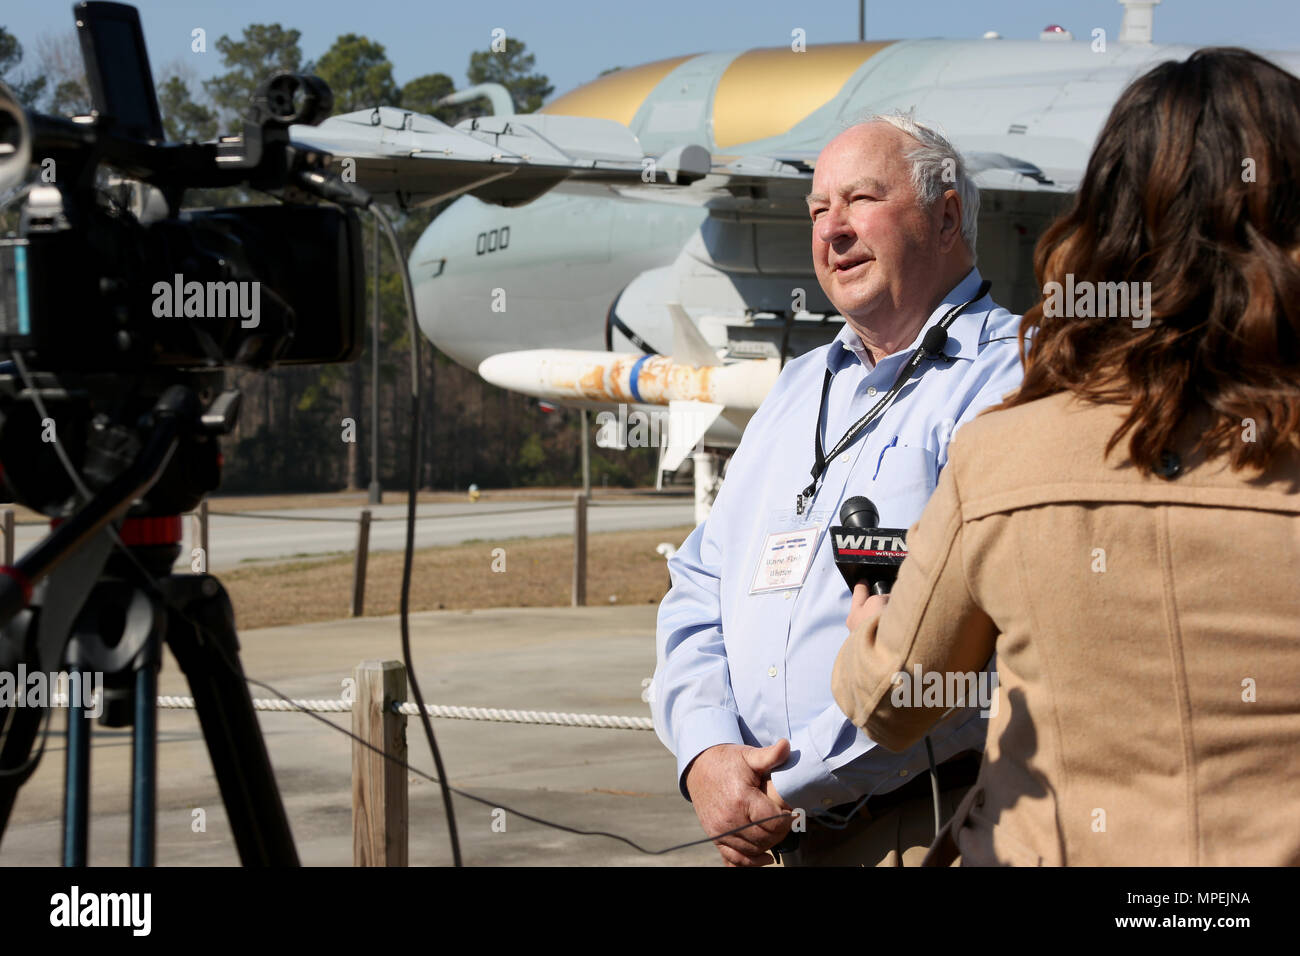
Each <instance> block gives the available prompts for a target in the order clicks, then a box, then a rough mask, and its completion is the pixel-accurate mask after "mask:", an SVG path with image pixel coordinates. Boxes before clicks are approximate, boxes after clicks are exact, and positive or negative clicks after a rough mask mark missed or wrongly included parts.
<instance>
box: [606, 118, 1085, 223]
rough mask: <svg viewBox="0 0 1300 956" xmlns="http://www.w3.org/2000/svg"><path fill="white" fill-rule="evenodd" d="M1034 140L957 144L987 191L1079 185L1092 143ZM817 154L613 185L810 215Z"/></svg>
mask: <svg viewBox="0 0 1300 956" xmlns="http://www.w3.org/2000/svg"><path fill="white" fill-rule="evenodd" d="M1030 139H1031V138H1028V137H1025V136H971V137H965V138H961V139H958V140H956V141H954V143H953V145H954V146H956V147H957V149H958V150H959V151H960V152H961V154H962V156H963V158H964V159H965V161H966V167H967V170H968V172H969V174H970V176H971V179H972V180H973V181H974V183H975V185H976V186H978V187H979V188H980V189H981V190H982V191H987V190H1011V191H1016V192H1030V193H1053V194H1061V193H1066V192H1072V191H1074V190H1075V189H1076V188H1078V183H1079V180H1080V179H1081V178H1082V176H1083V162H1084V161H1086V159H1087V156H1088V151H1089V150H1088V147H1087V146H1086V145H1085V144H1082V143H1079V142H1076V141H1074V140H1070V139H1056V138H1049V137H1033V138H1032V142H1029V140H1030ZM1026 147H1029V148H1028V149H1027V148H1026ZM1026 156H1032V157H1033V159H1029V158H1026ZM816 158H817V154H816V152H793V153H787V152H783V153H781V154H780V155H777V156H760V155H743V156H720V157H715V158H714V162H713V163H712V166H711V169H710V172H709V175H707V176H703V177H701V178H700V179H699V180H697V181H695V182H694V183H691V184H690V185H689V186H688V187H687V188H684V189H679V190H674V191H672V192H671V193H665V192H664V191H662V190H659V191H655V192H653V193H652V192H651V187H649V186H647V185H646V184H644V183H641V182H633V183H610V184H608V185H609V186H610V187H612V188H613V189H614V191H615V192H617V193H618V194H620V195H622V196H625V197H627V198H629V199H650V200H653V201H655V202H673V203H679V204H683V205H701V206H707V207H708V208H709V209H710V210H712V211H713V213H714V214H715V215H717V214H720V213H721V214H729V218H735V219H737V220H738V221H761V220H762V219H764V218H768V217H775V218H789V217H795V218H799V219H804V218H806V217H807V214H808V209H807V204H806V203H805V201H804V197H805V196H806V195H807V193H808V191H809V189H810V188H811V186H812V173H813V165H814V163H815V162H816ZM582 191H588V190H585V189H584V190H582Z"/></svg>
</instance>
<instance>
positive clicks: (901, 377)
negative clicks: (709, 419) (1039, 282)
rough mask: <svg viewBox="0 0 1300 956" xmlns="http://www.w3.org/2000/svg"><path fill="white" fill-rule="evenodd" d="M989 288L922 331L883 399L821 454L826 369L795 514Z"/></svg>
mask: <svg viewBox="0 0 1300 956" xmlns="http://www.w3.org/2000/svg"><path fill="white" fill-rule="evenodd" d="M992 287H993V283H992V282H990V281H989V280H988V279H985V280H984V281H983V282H981V283H980V287H979V288H978V289H976V290H975V297H974V298H972V299H967V300H966V301H965V302H963V303H962V304H961V305H958V306H954V307H953V308H951V309H949V310H948V314H947V315H945V316H944V317H943V318H942V319H940V320H939V322H938V324H937V325H935V326H934V327H932V328H931V329H930V331H928V332H926V334H925V338H923V339H922V340H921V345H920V347H919V348H918V349H917V350H916V351H915V352H913V353H912V357H911V358H910V359H908V360H907V363H906V364H905V365H904V366H903V367H902V369H900V370H899V373H898V377H897V378H895V379H894V384H893V385H891V386H890V387H889V391H888V392H886V393H885V396H884V398H882V399H881V400H880V401H878V402H876V404H875V405H873V406H872V407H871V410H870V411H868V412H867V413H866V414H865V415H863V416H862V417H861V418H859V419H858V420H857V421H856V422H854V423H853V426H852V427H851V428H849V430H848V431H847V432H845V433H844V437H843V438H841V439H840V440H839V441H838V442H836V443H835V447H834V448H832V449H831V452H830V454H829V455H828V454H826V453H825V452H823V451H822V423H823V421H824V419H825V416H826V396H827V393H829V391H830V387H831V370H830V369H829V368H828V369H827V370H826V377H825V378H823V379H822V397H821V402H820V404H819V405H818V406H817V431H816V432H815V433H814V434H813V466H812V482H811V483H809V485H808V487H807V488H805V489H804V490H803V491H801V492H800V493H799V495H798V497H797V498H795V513H796V514H800V515H801V514H803V513H804V509H805V508H807V507H808V502H809V501H811V500H812V499H813V496H814V495H816V494H817V484H818V482H820V481H821V477H822V474H823V473H824V472H825V471H826V465H827V463H828V462H830V461H832V460H833V459H834V458H835V456H836V455H838V454H839V453H840V452H842V451H843V450H844V449H846V448H848V447H849V446H850V445H852V444H853V443H854V442H855V441H856V440H857V438H858V436H859V435H861V434H862V432H863V431H865V430H866V428H867V426H868V425H871V424H872V423H873V422H875V421H876V420H877V419H878V418H879V417H880V416H881V415H883V414H884V413H885V410H886V409H888V408H889V405H890V403H891V402H892V401H893V400H894V396H896V395H897V394H898V393H899V391H900V390H901V389H902V388H903V386H904V385H906V384H907V382H908V380H909V379H910V378H911V377H912V373H913V372H915V371H916V369H917V368H918V367H919V366H920V364H921V363H922V362H924V361H925V360H926V359H927V358H938V357H939V356H941V355H943V347H944V345H945V344H946V343H947V341H948V326H950V325H952V324H953V322H955V321H956V320H957V316H959V315H961V314H962V313H963V312H965V311H966V310H967V309H968V308H970V307H971V305H973V304H974V303H976V302H978V301H979V300H980V299H982V298H984V297H985V296H986V295H988V294H989V289H990V288H992ZM936 329H937V330H940V331H941V332H942V334H941V335H936V334H935V330H936Z"/></svg>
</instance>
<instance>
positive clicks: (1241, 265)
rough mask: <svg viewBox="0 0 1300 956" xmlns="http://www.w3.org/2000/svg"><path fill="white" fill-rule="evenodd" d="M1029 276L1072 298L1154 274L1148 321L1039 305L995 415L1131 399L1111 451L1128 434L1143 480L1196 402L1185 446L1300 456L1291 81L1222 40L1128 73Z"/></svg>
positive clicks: (1297, 198) (1298, 118)
mask: <svg viewBox="0 0 1300 956" xmlns="http://www.w3.org/2000/svg"><path fill="white" fill-rule="evenodd" d="M1034 271H1035V274H1036V276H1037V278H1038V282H1039V284H1040V286H1041V287H1042V288H1043V290H1044V291H1043V294H1044V296H1045V297H1046V296H1047V295H1048V286H1047V283H1049V282H1059V283H1061V284H1062V285H1065V283H1066V276H1067V274H1071V273H1072V274H1073V277H1074V283H1075V286H1076V288H1077V287H1078V284H1079V283H1080V282H1083V281H1088V282H1093V283H1103V282H1150V283H1151V285H1150V287H1149V288H1150V297H1149V302H1148V303H1147V308H1148V309H1149V312H1147V313H1146V315H1148V316H1149V319H1150V325H1149V326H1147V327H1146V328H1135V327H1134V326H1133V323H1132V322H1131V321H1129V320H1128V319H1125V318H1119V317H1114V316H1111V317H1092V318H1066V317H1064V316H1061V315H1059V314H1058V315H1055V316H1046V315H1045V314H1044V305H1045V302H1046V299H1044V300H1040V301H1039V302H1038V304H1036V305H1035V306H1034V307H1033V308H1032V309H1030V310H1029V311H1028V312H1026V313H1025V316H1024V318H1023V320H1022V321H1021V326H1020V345H1021V350H1022V354H1025V353H1024V348H1025V339H1026V336H1029V337H1030V345H1029V349H1028V353H1027V354H1026V357H1025V378H1024V382H1023V384H1022V385H1021V387H1020V389H1019V390H1018V391H1017V392H1016V393H1015V394H1013V395H1012V396H1010V397H1009V398H1008V399H1007V400H1006V401H1005V402H1004V403H1003V404H1002V405H1000V406H998V407H1000V408H1010V407H1013V406H1015V405H1021V404H1024V403H1026V402H1030V401H1033V400H1035V399H1038V398H1042V397H1044V396H1047V395H1051V394H1054V393H1056V392H1060V391H1070V392H1072V393H1074V394H1075V395H1077V396H1079V397H1081V398H1083V399H1085V400H1089V401H1093V402H1105V403H1119V404H1122V405H1126V406H1127V407H1128V414H1127V417H1126V418H1125V419H1124V421H1123V423H1122V424H1121V426H1120V427H1119V429H1118V430H1117V431H1116V432H1115V434H1114V435H1112V436H1111V439H1110V442H1109V443H1108V444H1107V446H1106V452H1107V454H1109V453H1110V451H1111V450H1112V449H1113V448H1114V447H1115V446H1116V445H1117V444H1118V443H1119V442H1120V441H1121V440H1122V439H1123V438H1124V436H1125V435H1126V434H1127V435H1129V443H1128V447H1129V455H1130V457H1131V458H1132V460H1133V463H1134V464H1135V465H1136V466H1137V467H1138V468H1139V469H1140V470H1141V472H1142V473H1143V474H1150V473H1151V472H1152V471H1153V470H1155V469H1156V466H1157V465H1158V463H1159V462H1160V459H1161V456H1162V453H1163V452H1165V451H1166V450H1171V449H1173V448H1174V447H1175V438H1176V432H1177V431H1178V429H1179V426H1180V424H1182V423H1183V422H1184V420H1185V419H1186V418H1187V417H1188V416H1189V415H1190V414H1192V413H1193V412H1198V411H1200V410H1205V411H1208V413H1209V421H1210V425H1209V427H1208V429H1207V430H1205V431H1204V432H1203V433H1202V434H1201V437H1200V439H1199V441H1198V443H1197V444H1198V447H1199V448H1201V449H1203V450H1204V451H1205V453H1206V454H1207V455H1209V456H1210V457H1219V456H1222V455H1226V456H1227V458H1228V460H1229V462H1230V464H1231V466H1232V468H1233V469H1234V470H1238V469H1241V468H1244V467H1251V468H1258V469H1260V470H1264V469H1266V468H1268V467H1269V466H1270V465H1271V464H1273V463H1274V461H1275V460H1276V459H1277V458H1278V457H1279V456H1280V455H1282V454H1283V453H1285V452H1287V450H1288V449H1295V448H1297V447H1300V438H1298V435H1300V80H1297V79H1296V78H1295V77H1294V76H1292V75H1291V74H1289V73H1287V72H1286V71H1284V70H1282V69H1279V68H1278V67H1276V66H1274V65H1273V64H1271V63H1269V62H1268V61H1267V60H1264V59H1263V58H1261V57H1259V56H1256V55H1255V54H1253V53H1250V52H1249V51H1247V50H1241V49H1236V48H1228V47H1224V48H1214V49H1204V50H1198V51H1197V52H1195V53H1193V54H1192V56H1191V57H1189V58H1188V59H1187V60H1186V61H1185V62H1181V63H1177V62H1169V63H1162V64H1160V65H1159V66H1157V67H1156V68H1155V69H1153V70H1151V71H1150V72H1149V73H1146V74H1145V75H1143V76H1142V77H1140V78H1139V79H1137V80H1136V81H1135V82H1134V83H1133V84H1132V85H1131V86H1129V87H1128V89H1126V90H1125V91H1124V93H1123V94H1122V95H1121V96H1120V98H1119V100H1118V101H1117V102H1116V104H1115V107H1114V109H1113V110H1112V111H1111V114H1110V117H1109V118H1108V119H1107V120H1106V125H1105V127H1104V128H1103V129H1102V131H1101V134H1100V136H1099V137H1098V139H1097V145H1096V147H1095V148H1094V149H1093V152H1092V156H1091V158H1090V159H1089V160H1088V168H1087V172H1086V173H1085V174H1084V178H1083V183H1082V184H1081V186H1080V188H1079V191H1078V193H1077V194H1076V195H1075V198H1074V203H1073V205H1072V206H1071V207H1070V208H1069V209H1068V210H1067V211H1066V212H1065V213H1064V214H1062V216H1061V217H1060V218H1058V219H1057V220H1056V221H1055V222H1053V223H1052V225H1051V226H1050V227H1049V228H1048V229H1047V231H1046V232H1045V233H1044V234H1043V237H1042V238H1041V239H1040V240H1039V242H1038V245H1037V247H1036V249H1035V251H1034ZM1138 288H1141V287H1140V286H1139V287H1138ZM1057 301H1058V302H1059V300H1057ZM1051 311H1053V312H1057V311H1058V310H1057V309H1055V308H1053V309H1052V310H1051ZM1101 311H1105V310H1104V309H1103V310H1101ZM1246 419H1253V420H1254V422H1255V424H1256V433H1255V438H1256V440H1255V441H1246V440H1243V438H1244V437H1245V434H1246V433H1245V431H1244V429H1245V428H1246V427H1247V423H1246V421H1245V420H1246Z"/></svg>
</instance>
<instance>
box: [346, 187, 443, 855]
mask: <svg viewBox="0 0 1300 956" xmlns="http://www.w3.org/2000/svg"><path fill="white" fill-rule="evenodd" d="M369 209H370V213H371V215H373V216H374V217H375V221H376V222H378V223H379V225H380V226H381V227H383V230H384V232H385V234H386V235H387V236H388V242H389V244H390V245H391V246H392V247H393V258H394V259H396V260H397V271H398V273H399V274H400V275H401V277H402V291H403V293H405V298H406V324H407V333H408V335H409V337H410V339H411V445H410V455H409V459H410V469H409V481H408V487H407V495H406V547H405V549H404V553H403V555H402V601H401V609H400V612H399V613H400V615H401V626H402V663H403V664H405V665H406V676H407V679H408V680H409V681H410V682H411V693H412V694H414V695H415V701H416V703H417V704H419V706H420V721H421V723H422V724H423V725H424V736H425V738H426V739H427V740H428V741H429V749H430V750H431V751H433V763H434V766H435V767H437V768H438V778H439V779H438V785H439V786H440V787H441V788H442V803H443V807H444V808H445V810H446V813H447V832H448V835H449V836H450V838H451V858H452V865H453V866H463V865H464V862H463V861H462V860H461V856H460V835H459V834H458V833H457V832H456V810H455V807H453V806H452V802H451V788H450V787H449V786H448V785H447V771H446V769H445V768H444V767H443V765H442V751H440V750H439V749H438V741H437V739H436V738H435V737H434V735H433V723H432V722H431V721H430V720H429V713H428V711H427V710H426V709H425V706H424V694H423V693H422V692H421V691H420V682H419V681H418V680H416V678H415V666H414V664H413V663H412V660H411V628H410V609H411V565H412V563H413V562H414V560H415V496H416V492H417V491H419V487H420V331H419V329H417V328H416V325H415V293H414V291H413V290H412V288H411V274H410V272H409V270H408V269H407V266H406V256H405V255H404V254H403V252H402V243H401V240H400V239H399V238H398V236H397V231H396V230H395V229H394V228H393V224H392V223H391V222H389V220H388V216H387V215H386V214H385V213H384V211H383V209H381V208H380V207H379V206H378V205H376V204H373V203H372V204H371V205H370V206H369ZM374 281H376V282H378V281H379V276H377V275H376V276H375V280H374ZM375 321H376V322H378V321H379V316H378V315H376V316H375Z"/></svg>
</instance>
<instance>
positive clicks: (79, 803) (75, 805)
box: [63, 671, 91, 866]
mask: <svg viewBox="0 0 1300 956" xmlns="http://www.w3.org/2000/svg"><path fill="white" fill-rule="evenodd" d="M72 673H77V674H79V675H81V676H78V678H77V680H78V682H80V680H81V679H82V678H83V677H84V673H83V672H80V671H76V672H72V671H70V672H69V674H70V675H71V674H72ZM90 732H91V727H90V720H89V718H88V717H87V716H86V709H85V707H83V706H82V703H81V700H80V695H78V697H77V699H73V698H72V697H71V695H69V698H68V752H67V763H66V769H65V773H64V785H63V865H64V866H85V865H86V847H87V845H88V843H89V836H90Z"/></svg>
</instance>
